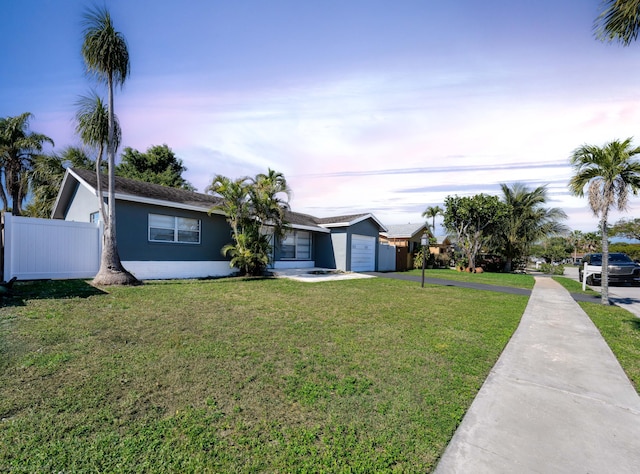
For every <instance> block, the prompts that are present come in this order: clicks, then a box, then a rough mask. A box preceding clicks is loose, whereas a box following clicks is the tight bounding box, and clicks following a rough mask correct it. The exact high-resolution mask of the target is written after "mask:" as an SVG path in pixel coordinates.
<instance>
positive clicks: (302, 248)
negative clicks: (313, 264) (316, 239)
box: [280, 230, 311, 260]
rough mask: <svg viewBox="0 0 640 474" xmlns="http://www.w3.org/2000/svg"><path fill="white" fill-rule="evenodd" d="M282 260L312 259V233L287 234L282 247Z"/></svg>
mask: <svg viewBox="0 0 640 474" xmlns="http://www.w3.org/2000/svg"><path fill="white" fill-rule="evenodd" d="M280 251H281V253H280V258H281V259H283V260H310V259H311V232H304V231H299V230H296V231H292V232H287V234H286V235H285V237H284V239H283V240H282V245H281V247H280Z"/></svg>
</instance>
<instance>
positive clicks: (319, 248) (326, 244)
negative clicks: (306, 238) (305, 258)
mask: <svg viewBox="0 0 640 474" xmlns="http://www.w3.org/2000/svg"><path fill="white" fill-rule="evenodd" d="M313 258H314V260H315V262H316V266H318V267H320V268H338V267H337V264H336V255H335V253H334V248H333V241H332V235H331V234H324V233H317V234H315V233H314V234H313Z"/></svg>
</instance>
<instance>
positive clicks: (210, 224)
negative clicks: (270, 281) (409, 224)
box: [52, 169, 386, 279]
mask: <svg viewBox="0 0 640 474" xmlns="http://www.w3.org/2000/svg"><path fill="white" fill-rule="evenodd" d="M104 192H105V195H106V179H105V190H104ZM115 197H116V226H117V242H118V252H119V254H120V259H121V260H122V263H123V265H124V267H125V268H126V269H127V270H129V271H130V272H132V273H133V274H134V275H135V276H136V277H137V278H139V279H159V278H196V277H207V276H225V275H229V274H231V273H233V272H234V271H235V269H233V268H231V267H230V266H229V259H228V258H226V257H224V256H223V255H222V253H221V249H222V247H223V246H224V245H226V244H228V243H231V242H232V238H231V228H230V227H229V224H228V223H227V221H226V218H225V216H224V213H223V212H222V211H218V210H212V208H213V207H214V206H215V205H216V204H218V203H219V202H220V199H219V198H217V197H214V196H211V195H207V194H201V193H195V192H191V191H186V190H182V189H176V188H169V187H165V186H159V185H156V184H150V183H145V182H141V181H136V180H132V179H127V178H121V177H116V189H115ZM52 217H53V218H54V219H64V220H67V221H76V222H92V221H96V220H98V219H99V212H98V199H97V192H96V175H95V173H94V172H92V171H88V170H81V169H68V170H67V172H66V174H65V176H64V179H63V181H62V185H61V188H60V191H59V193H58V197H57V200H56V203H55V205H54V209H53V213H52ZM286 219H287V220H288V222H289V223H290V227H291V230H290V231H289V232H288V233H287V235H286V237H285V238H284V239H283V240H282V242H277V243H276V244H275V245H274V265H273V266H274V267H275V268H276V269H277V268H312V267H323V268H335V269H340V270H344V271H374V270H376V269H377V259H378V252H377V248H378V235H379V233H380V231H385V230H386V228H385V227H384V226H383V225H382V224H381V223H380V222H379V221H378V220H377V219H376V218H375V216H373V215H372V214H357V215H350V216H341V217H332V218H317V217H313V216H309V215H306V214H300V213H296V212H288V213H287V216H286Z"/></svg>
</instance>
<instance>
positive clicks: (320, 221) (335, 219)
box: [316, 214, 369, 225]
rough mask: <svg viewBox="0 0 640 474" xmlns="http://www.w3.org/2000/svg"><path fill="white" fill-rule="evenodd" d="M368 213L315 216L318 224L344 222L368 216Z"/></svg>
mask: <svg viewBox="0 0 640 474" xmlns="http://www.w3.org/2000/svg"><path fill="white" fill-rule="evenodd" d="M368 215H369V214H350V215H347V216H333V217H318V218H316V220H317V222H318V224H320V225H322V224H324V225H327V224H345V223H347V222H351V221H355V220H357V219H360V218H361V217H365V216H368Z"/></svg>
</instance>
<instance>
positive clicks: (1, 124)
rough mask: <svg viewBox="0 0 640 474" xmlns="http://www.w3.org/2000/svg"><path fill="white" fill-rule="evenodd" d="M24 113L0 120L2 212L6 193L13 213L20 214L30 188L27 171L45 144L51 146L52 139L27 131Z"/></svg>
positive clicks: (27, 122) (5, 204) (27, 114)
mask: <svg viewBox="0 0 640 474" xmlns="http://www.w3.org/2000/svg"><path fill="white" fill-rule="evenodd" d="M31 117H33V115H32V114H30V113H29V112H25V113H23V114H22V115H18V116H17V117H6V118H1V119H0V163H1V165H2V171H3V172H4V181H5V185H6V193H5V190H4V188H2V194H1V197H2V201H3V205H4V210H7V205H8V202H7V194H8V195H9V196H11V203H12V204H11V205H12V212H13V214H14V215H16V216H20V215H22V201H24V198H25V196H26V194H27V190H28V188H29V180H28V171H29V170H30V169H31V167H32V165H33V160H34V158H35V156H37V155H38V154H40V153H41V152H42V149H43V147H44V144H45V143H50V144H51V145H53V140H52V139H51V138H49V137H48V136H46V135H43V134H41V133H35V132H29V131H28V129H29V119H31Z"/></svg>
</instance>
